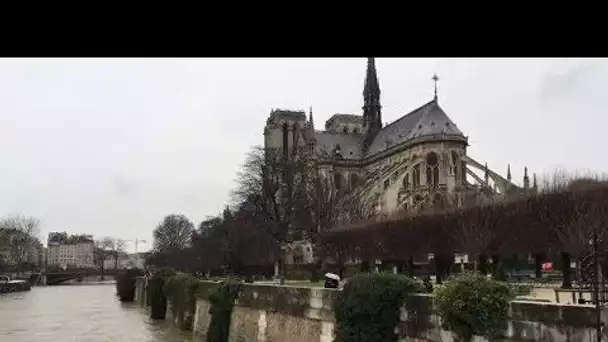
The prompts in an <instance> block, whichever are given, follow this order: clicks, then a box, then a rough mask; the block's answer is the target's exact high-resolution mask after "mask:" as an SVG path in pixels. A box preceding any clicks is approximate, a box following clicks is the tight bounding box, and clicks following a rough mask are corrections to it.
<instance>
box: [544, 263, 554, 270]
mask: <svg viewBox="0 0 608 342" xmlns="http://www.w3.org/2000/svg"><path fill="white" fill-rule="evenodd" d="M542 267H543V271H551V270H553V263H552V262H543V265H542Z"/></svg>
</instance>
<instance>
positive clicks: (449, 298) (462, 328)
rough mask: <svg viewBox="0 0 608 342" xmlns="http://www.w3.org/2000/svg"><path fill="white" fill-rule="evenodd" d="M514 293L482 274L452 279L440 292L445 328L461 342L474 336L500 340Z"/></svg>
mask: <svg viewBox="0 0 608 342" xmlns="http://www.w3.org/2000/svg"><path fill="white" fill-rule="evenodd" d="M514 297H515V295H514V293H513V289H512V288H511V287H510V286H509V285H507V284H505V283H501V282H498V281H495V280H492V279H488V278H487V277H485V276H482V275H479V274H465V275H461V276H459V277H456V278H453V279H452V280H450V281H448V282H447V283H446V284H444V285H442V286H441V287H439V288H437V290H436V301H437V309H438V312H439V315H440V316H441V318H442V321H443V327H444V328H445V329H448V330H451V331H452V332H454V333H455V334H456V335H457V336H459V338H460V340H461V341H470V340H471V338H472V337H473V336H474V335H478V336H484V337H486V338H487V339H489V340H496V339H498V338H500V337H501V335H502V333H503V332H504V330H505V329H506V327H507V320H508V307H509V302H510V301H511V300H513V298H514Z"/></svg>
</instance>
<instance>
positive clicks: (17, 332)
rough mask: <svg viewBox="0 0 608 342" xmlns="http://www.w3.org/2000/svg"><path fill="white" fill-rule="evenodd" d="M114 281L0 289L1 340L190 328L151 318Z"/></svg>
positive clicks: (152, 340)
mask: <svg viewBox="0 0 608 342" xmlns="http://www.w3.org/2000/svg"><path fill="white" fill-rule="evenodd" d="M115 293H116V288H115V286H114V285H113V284H106V285H65V286H48V287H34V288H32V290H31V291H29V292H22V293H11V294H0V341H2V342H47V341H53V342H68V341H70V342H71V341H79V342H80V341H82V342H123V341H124V342H127V341H128V342H177V341H180V342H181V341H192V340H193V339H192V333H191V332H183V331H180V330H178V329H175V328H173V327H171V326H170V324H167V323H166V322H158V321H153V320H151V319H150V318H149V314H148V312H146V311H145V309H144V308H141V307H139V306H138V305H136V304H132V303H129V304H122V303H120V302H119V301H118V299H117V298H116V296H115Z"/></svg>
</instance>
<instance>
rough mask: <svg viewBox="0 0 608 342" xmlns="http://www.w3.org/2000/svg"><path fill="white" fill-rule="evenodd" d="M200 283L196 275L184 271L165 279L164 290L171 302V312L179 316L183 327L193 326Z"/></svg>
mask: <svg viewBox="0 0 608 342" xmlns="http://www.w3.org/2000/svg"><path fill="white" fill-rule="evenodd" d="M198 285H199V281H198V279H197V278H196V277H194V276H191V275H189V274H184V273H180V274H177V275H174V276H172V277H169V278H167V279H166V281H165V284H164V288H163V290H164V293H165V295H166V297H167V299H168V301H169V302H170V303H171V313H172V314H173V316H174V317H177V320H178V325H179V327H180V328H182V329H190V328H191V327H192V318H193V317H194V311H195V309H196V292H197V290H198Z"/></svg>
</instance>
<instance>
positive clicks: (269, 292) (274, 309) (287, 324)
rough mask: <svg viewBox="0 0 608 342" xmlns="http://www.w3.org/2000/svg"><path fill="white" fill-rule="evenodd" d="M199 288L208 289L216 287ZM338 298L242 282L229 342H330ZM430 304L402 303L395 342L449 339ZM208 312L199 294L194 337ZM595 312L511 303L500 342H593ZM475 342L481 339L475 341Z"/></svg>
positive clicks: (326, 292)
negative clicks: (503, 341) (503, 338)
mask: <svg viewBox="0 0 608 342" xmlns="http://www.w3.org/2000/svg"><path fill="white" fill-rule="evenodd" d="M203 285H204V286H205V287H208V288H212V287H213V286H216V285H217V283H211V282H204V283H203ZM143 287H144V283H143V281H140V280H138V282H137V288H138V289H137V290H136V294H137V295H136V300H137V301H139V302H140V303H141V301H145V298H146V295H145V290H144V288H143ZM338 295H339V290H332V289H322V288H298V287H290V286H273V285H259V284H246V285H244V287H243V289H242V291H241V293H240V295H239V297H238V299H237V301H236V303H235V307H234V310H233V312H232V319H231V326H230V342H241V341H242V342H284V341H293V342H309V341H321V342H331V341H333V338H334V327H335V318H334V313H333V307H334V301H335V300H336V298H337V296H338ZM142 305H143V306H145V304H142ZM433 305H434V304H433V297H432V296H430V295H422V294H419V295H413V296H410V297H409V298H408V299H407V300H406V303H405V305H404V307H403V308H402V309H401V318H400V321H401V322H400V323H399V325H398V326H397V327H396V331H397V333H398V335H399V341H400V342H405V341H419V342H422V341H425V342H426V341H428V342H451V341H454V336H453V334H452V333H451V332H450V331H447V330H444V329H442V328H441V318H440V317H439V316H438V315H437V314H436V310H435V308H434V306H433ZM209 308H210V304H209V302H208V301H207V300H206V299H205V298H204V296H203V297H202V298H199V299H198V301H197V307H196V313H195V317H194V323H193V329H192V330H193V334H194V335H196V336H197V338H199V339H200V338H204V336H205V333H206V331H207V328H208V325H209V321H210V318H211V316H210V314H209ZM594 310H595V308H594V307H593V306H589V305H567V304H555V303H539V302H528V301H514V302H512V303H511V304H510V307H509V316H510V317H511V320H510V322H509V324H508V328H507V330H506V331H505V333H506V336H507V339H506V340H505V342H510V341H546V342H553V341H555V342H557V341H569V342H579V341H580V342H583V341H594V340H595V337H594V336H595V311H594ZM168 319H171V318H168ZM601 320H602V322H603V324H604V325H606V324H607V323H608V309H604V310H603V311H602V317H601ZM604 331H605V332H604V336H603V338H608V331H606V330H604ZM476 341H478V342H482V341H485V339H483V338H480V337H478V338H477V339H476Z"/></svg>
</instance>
